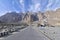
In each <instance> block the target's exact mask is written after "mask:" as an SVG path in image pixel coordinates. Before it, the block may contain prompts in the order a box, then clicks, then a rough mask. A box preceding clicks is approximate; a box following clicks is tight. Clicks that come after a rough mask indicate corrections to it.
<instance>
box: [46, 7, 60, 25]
mask: <svg viewBox="0 0 60 40" xmlns="http://www.w3.org/2000/svg"><path fill="white" fill-rule="evenodd" d="M45 16H46V17H47V21H48V22H47V23H48V24H50V25H54V26H60V8H59V9H57V10H56V11H46V12H45Z"/></svg>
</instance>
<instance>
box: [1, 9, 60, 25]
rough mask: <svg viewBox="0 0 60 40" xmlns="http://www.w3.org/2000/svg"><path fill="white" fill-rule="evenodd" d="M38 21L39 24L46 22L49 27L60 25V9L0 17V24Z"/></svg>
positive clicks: (11, 13) (10, 13)
mask: <svg viewBox="0 0 60 40" xmlns="http://www.w3.org/2000/svg"><path fill="white" fill-rule="evenodd" d="M34 21H39V23H40V24H43V23H44V21H47V23H48V24H51V25H60V9H57V10H56V11H46V12H44V13H41V12H35V13H33V12H26V13H16V12H9V13H6V14H5V15H3V16H1V17H0V23H2V22H4V23H19V22H26V23H29V22H34Z"/></svg>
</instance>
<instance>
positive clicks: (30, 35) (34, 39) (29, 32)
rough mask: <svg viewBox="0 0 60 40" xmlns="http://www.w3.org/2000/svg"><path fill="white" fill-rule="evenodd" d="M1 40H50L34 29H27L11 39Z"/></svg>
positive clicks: (10, 37)
mask: <svg viewBox="0 0 60 40" xmlns="http://www.w3.org/2000/svg"><path fill="white" fill-rule="evenodd" d="M1 40H49V39H48V38H47V37H45V35H43V34H42V33H41V32H39V31H37V30H35V29H34V28H33V27H27V28H25V29H24V30H22V31H19V32H18V33H16V34H13V35H11V36H9V37H6V38H3V39H1Z"/></svg>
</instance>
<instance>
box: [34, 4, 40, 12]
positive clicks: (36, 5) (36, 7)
mask: <svg viewBox="0 0 60 40" xmlns="http://www.w3.org/2000/svg"><path fill="white" fill-rule="evenodd" d="M39 10H40V3H37V4H35V11H39Z"/></svg>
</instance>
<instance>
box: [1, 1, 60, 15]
mask: <svg viewBox="0 0 60 40" xmlns="http://www.w3.org/2000/svg"><path fill="white" fill-rule="evenodd" d="M57 8H60V0H0V16H1V15H4V14H5V13H6V12H12V11H16V12H26V11H32V12H37V11H41V12H44V11H46V10H56V9H57Z"/></svg>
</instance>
